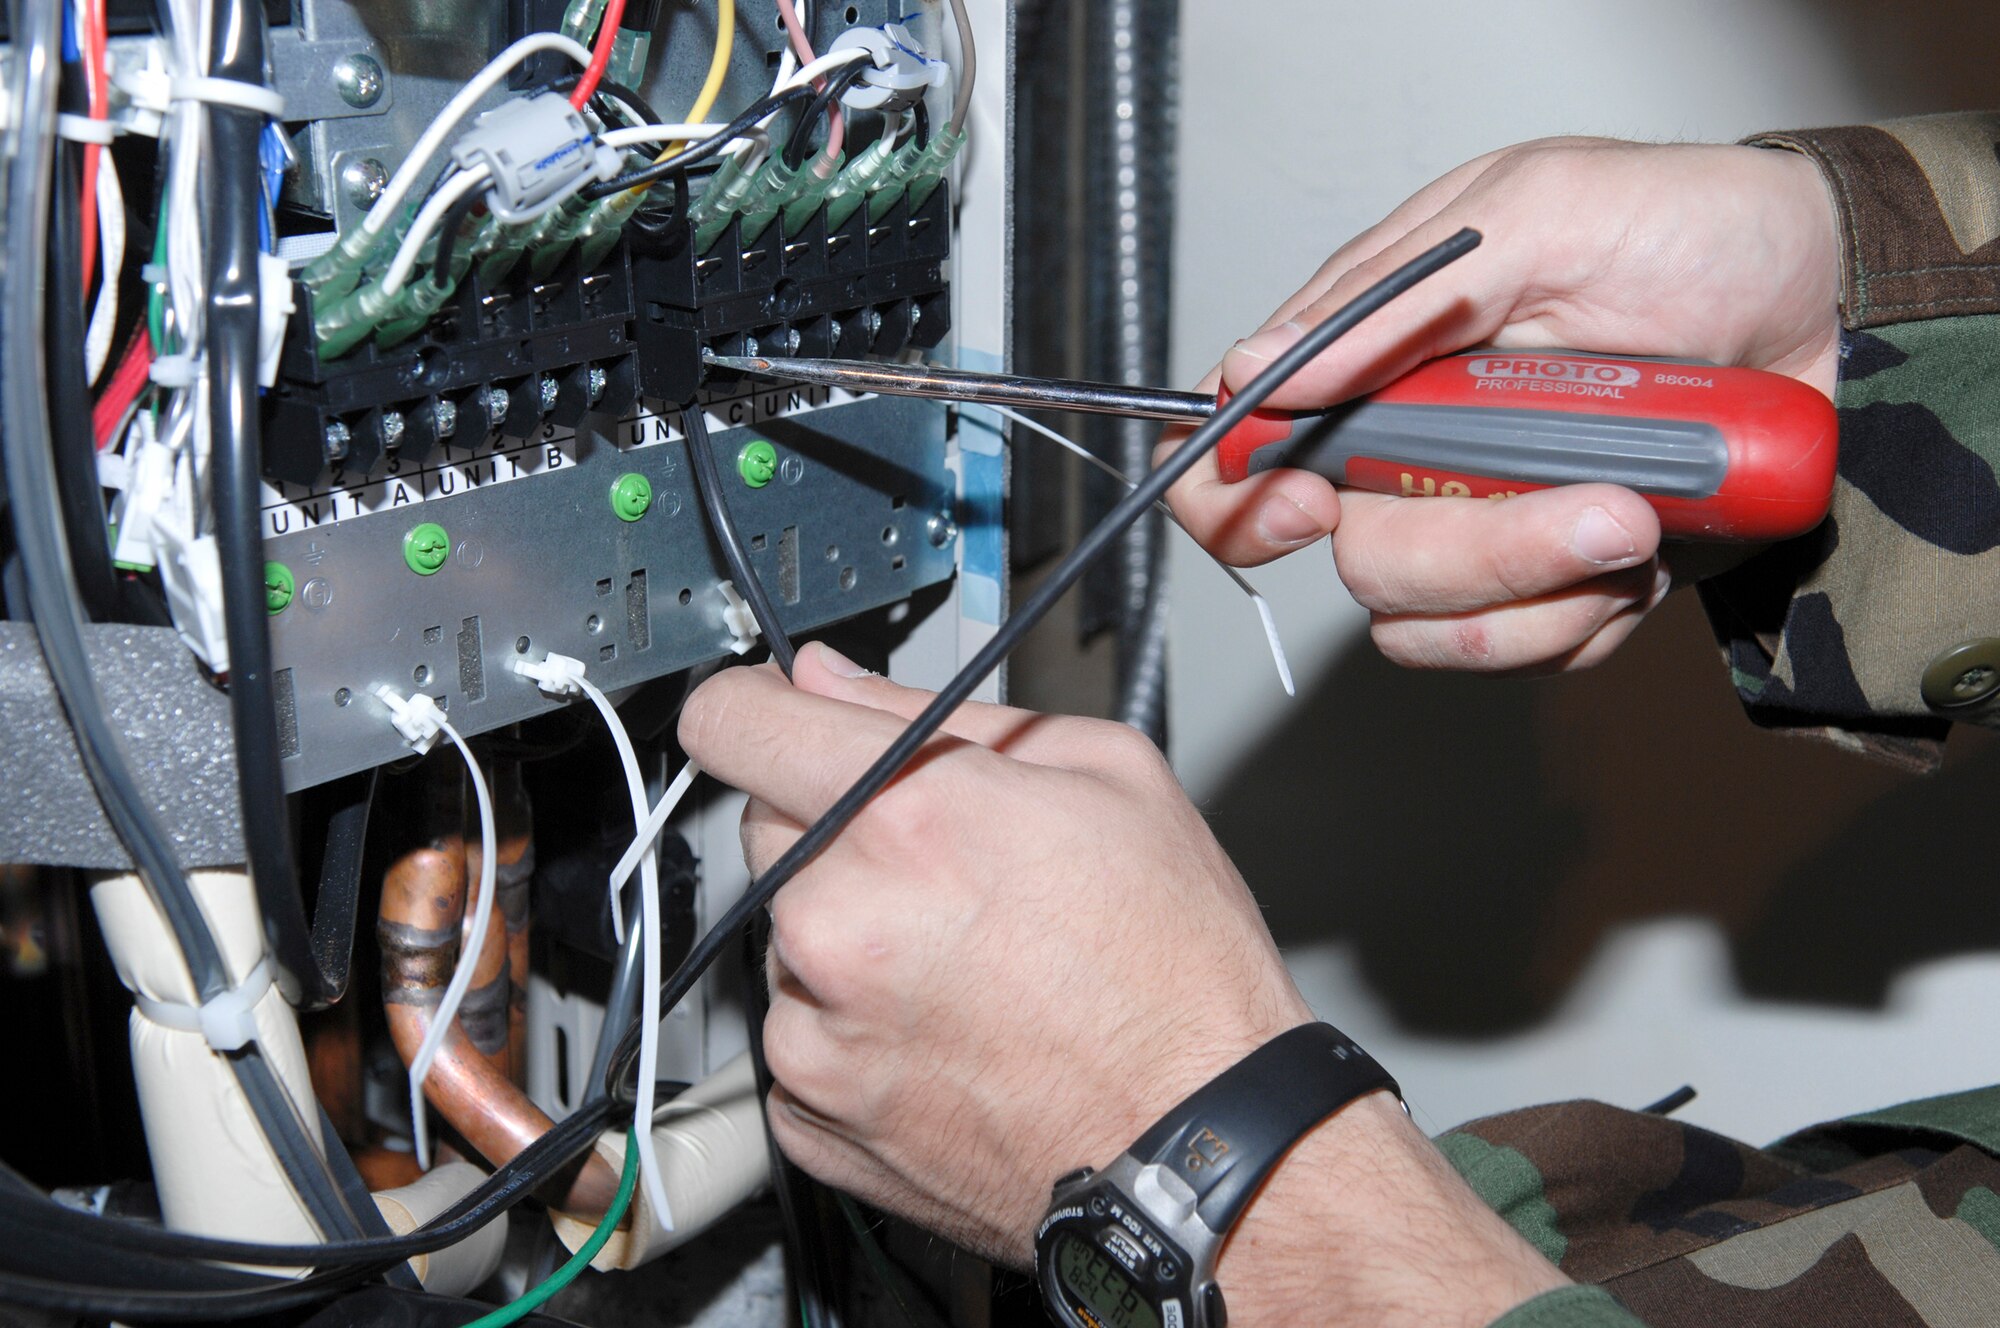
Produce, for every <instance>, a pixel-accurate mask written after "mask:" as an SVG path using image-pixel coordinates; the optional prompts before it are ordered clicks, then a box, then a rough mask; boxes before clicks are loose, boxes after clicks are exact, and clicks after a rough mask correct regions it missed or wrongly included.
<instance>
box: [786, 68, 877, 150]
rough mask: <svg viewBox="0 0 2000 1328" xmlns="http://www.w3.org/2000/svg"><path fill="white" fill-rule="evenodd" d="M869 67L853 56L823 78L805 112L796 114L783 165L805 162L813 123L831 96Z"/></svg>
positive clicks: (828, 102) (841, 92)
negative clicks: (834, 72) (830, 74)
mask: <svg viewBox="0 0 2000 1328" xmlns="http://www.w3.org/2000/svg"><path fill="white" fill-rule="evenodd" d="M872 67H873V66H871V65H870V64H869V63H868V62H867V61H866V60H857V61H855V62H854V63H853V64H851V65H849V66H847V68H845V69H842V70H840V71H839V72H838V73H836V74H834V76H833V77H832V78H829V79H828V80H827V81H826V86H825V87H823V88H821V89H820V90H819V92H818V93H817V94H815V95H814V97H813V99H812V105H810V106H808V107H806V109H805V114H803V115H801V116H800V117H799V123H798V126H797V127H796V128H794V129H793V130H792V137H791V141H790V142H788V143H786V144H785V158H784V159H785V165H787V166H789V167H791V168H792V169H793V170H797V169H798V168H799V167H801V166H803V165H804V164H805V160H806V152H807V151H808V150H809V149H810V148H811V147H812V134H813V128H814V126H816V125H818V124H819V122H820V120H821V118H822V117H824V116H825V115H826V114H827V112H828V110H829V109H831V108H832V106H833V102H834V99H835V98H836V97H839V96H841V95H842V94H843V93H845V92H846V91H847V90H848V89H849V88H851V87H853V86H854V85H855V83H856V82H858V81H859V80H860V78H861V76H862V75H863V74H865V73H867V72H868V70H869V69H871V68H872Z"/></svg>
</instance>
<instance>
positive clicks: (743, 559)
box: [626, 401, 798, 1038]
mask: <svg viewBox="0 0 2000 1328" xmlns="http://www.w3.org/2000/svg"><path fill="white" fill-rule="evenodd" d="M681 432H682V433H683V434H685V435H686V436H687V444H688V462H689V464H690V465H691V466H692V467H693V469H694V487H695V491H696V492H697V493H699V494H700V495H701V506H702V510H703V511H705V512H707V513H708V528H709V529H710V530H711V531H712V532H713V533H714V535H715V542H716V543H717V544H720V545H721V546H722V561H723V562H725V563H727V564H728V565H729V575H730V578H731V579H732V580H734V581H735V582H736V589H737V590H738V591H739V592H740V593H741V594H742V596H743V598H744V600H745V601H746V602H747V603H748V604H749V605H750V616H751V617H753V618H755V619H756V620H757V630H758V631H759V632H761V633H762V634H763V637H764V644H765V645H767V646H769V647H770V648H771V658H772V659H775V660H777V661H778V667H779V668H781V669H783V670H784V671H785V676H786V677H787V678H789V677H791V676H792V663H793V661H794V660H796V659H797V658H798V652H797V651H796V650H793V649H792V639H791V638H790V637H789V636H786V635H785V629H784V627H783V626H782V625H780V624H779V622H778V609H777V606H776V605H774V604H772V603H771V597H770V596H769V595H767V594H765V593H764V583H763V582H761V581H759V580H758V579H757V573H756V571H755V570H754V569H752V568H751V566H750V555H749V554H748V553H747V552H746V551H745V550H744V548H743V537H742V536H741V535H739V534H738V533H737V531H736V520H735V518H734V517H732V516H730V515H729V502H728V500H727V499H726V498H725V497H724V496H723V490H722V474H721V471H720V470H719V469H718V468H717V467H716V464H715V449H714V448H712V447H710V446H709V443H708V424H707V422H706V421H705V420H703V419H702V417H701V403H700V402H698V401H697V402H695V403H694V404H692V405H687V406H682V407H681ZM737 926H738V928H740V927H741V926H742V924H741V923H740V922H739V923H738V924H737ZM626 1037H627V1038H629V1037H631V1033H630V1032H629V1031H628V1032H627V1033H626Z"/></svg>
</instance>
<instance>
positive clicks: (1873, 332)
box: [1438, 114, 2000, 1328]
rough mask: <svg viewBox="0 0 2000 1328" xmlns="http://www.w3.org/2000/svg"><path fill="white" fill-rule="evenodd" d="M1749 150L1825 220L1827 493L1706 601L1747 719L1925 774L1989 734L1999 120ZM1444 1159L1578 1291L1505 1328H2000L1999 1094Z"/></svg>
mask: <svg viewBox="0 0 2000 1328" xmlns="http://www.w3.org/2000/svg"><path fill="white" fill-rule="evenodd" d="M1748 141H1749V142H1751V143H1754V144H1757V145H1759V146H1765V147H1772V148H1782V149H1789V150H1791V151H1795V152H1802V153H1804V154H1805V155H1807V156H1809V157H1811V158H1812V159H1813V161H1814V162H1816V163H1817V164H1818V165H1819V167H1820V169H1821V171H1822V172H1823V173H1824V174H1825V176H1826V178H1827V181H1828V184H1829V187H1830V188H1831V190H1832V193H1833V196H1834V199H1835V202H1836V205H1837V207H1838V210H1839V214H1840V223H1841V239H1842V249H1843V274H1842V290H1841V310H1842V315H1843V322H1844V325H1845V329H1846V334H1845V341H1844V344H1843V346H1842V357H1841V358H1842V364H1841V376H1840V389H1839V393H1838V398H1837V404H1838V406H1839V408H1840V417H1841V429H1840V435H1841V437H1840V445H1841V455H1840V478H1839V483H1838V487H1837V489H1836V492H1835V494H1834V500H1833V515H1832V518H1831V519H1830V520H1828V522H1827V523H1826V525H1825V526H1824V527H1823V528H1822V529H1821V530H1819V531H1817V532H1815V533H1814V534H1813V535H1811V536H1808V537H1806V538H1805V539H1801V540H1795V541H1792V542H1791V543H1788V544H1783V545H1779V546H1776V547H1774V548H1772V549H1770V550H1768V551H1767V552H1765V553H1763V554H1761V555H1760V556H1758V557H1757V558H1755V559H1752V560H1751V561H1750V562H1748V563H1745V564H1744V565H1743V566H1742V567H1741V568H1739V569H1737V570H1736V571H1735V572H1732V573H1730V574H1728V575H1727V576H1723V577H1719V578H1716V579H1714V580H1712V581H1709V582H1707V583H1705V584H1704V586H1703V588H1702V594H1703V599H1704V602H1705V603H1706V605H1707V607H1708V610H1709V616H1710V619H1711V621H1712V622H1713V623H1714V625H1715V629H1716V634H1717V637H1718V639H1719V640H1720V641H1721V643H1722V646H1723V650H1724V652H1725V654H1726V656H1727V658H1728V661H1729V665H1730V669H1731V673H1732V675H1733V679H1734V681H1735V684H1736V687H1737V691H1738V693H1739V694H1740V695H1741V697H1742V698H1743V702H1744V704H1745V706H1746V707H1748V709H1749V711H1750V714H1751V716H1752V718H1753V719H1755V720H1757V721H1758V722H1759V723H1761V724H1765V725H1768V726H1771V727H1774V728H1783V729H1788V730H1792V731H1795V732H1806V733H1811V734H1813V735H1815V736H1820V737H1824V738H1828V739H1830V740H1832V741H1835V742H1838V743H1840V744H1841V745H1843V746H1847V747H1850V748H1853V749H1855V750H1859V751H1865V752H1867V753H1869V754H1872V755H1875V756H1878V757H1883V758H1886V759H1889V760H1892V761H1895V762H1897V763H1898V764H1901V765H1904V766H1908V767H1911V768H1917V769H1929V768H1932V767H1934V766H1935V765H1936V764H1937V761H1938V759H1939V756H1940V749H1941V745H1942V742H1943V739H1944V735H1945V732H1946V730H1947V729H1948V727H1949V725H1950V723H1951V722H1952V721H1958V720H1965V721H1970V722H1973V723H1979V724H1987V725H1995V726H2000V479H1996V477H1995V472H1996V469H2000V114H1968V115H1942V116H1926V117H1922V118H1918V119H1912V120H1900V121H1893V122H1890V123H1887V124H1884V125H1880V126H1871V127H1860V128H1846V129H1827V130H1812V131H1807V132H1801V133H1783V134H1765V135H1759V136H1758V137H1756V138H1753V139H1750V140H1748ZM1438 1142H1439V1146H1440V1147H1441V1148H1443V1149H1444V1151H1445V1153H1446V1155H1447V1156H1449V1157H1450V1158H1451V1160H1452V1162H1453V1163H1454V1164H1455V1165H1456V1166H1457V1167H1458V1168H1459V1170H1460V1171H1461V1172H1462V1173H1464V1175H1465V1176H1466V1178H1467V1179H1468V1180H1469V1181H1470V1182H1471V1183H1472V1186H1473V1188H1474V1189H1476V1190H1477V1191H1478V1192H1479V1194H1480V1195H1481V1197H1482V1198H1484V1199H1485V1200H1486V1201H1487V1202H1488V1203H1490V1204H1491V1205H1493V1207H1494V1208H1495V1209H1496V1210H1498V1211H1499V1212H1500V1213H1501V1215H1502V1216H1504V1217H1506V1218H1507V1219H1508V1221H1510V1222H1511V1223H1513V1225H1514V1226H1515V1228H1516V1229H1517V1230H1519V1231H1520V1232H1521V1233H1522V1235H1524V1236H1526V1237H1527V1239H1528V1240H1529V1241H1530V1242H1532V1243H1533V1244H1534V1245H1535V1246H1536V1247H1537V1248H1538V1249H1540V1250H1541V1251H1542V1252H1543V1253H1544V1254H1546V1255H1547V1256H1548V1257H1549V1258H1550V1259H1551V1260H1553V1261H1554V1262H1555V1263H1556V1264H1557V1265H1558V1266H1559V1267H1560V1268H1561V1269H1562V1270H1563V1271H1564V1272H1565V1273H1567V1274H1569V1275H1570V1276H1571V1277H1573V1278H1575V1279H1576V1280H1577V1281H1578V1282H1579V1283H1582V1284H1584V1285H1580V1286H1575V1287H1570V1288H1566V1289H1564V1290H1562V1291H1558V1292H1554V1293H1552V1294H1550V1295H1547V1296H1543V1297H1540V1298H1539V1299H1537V1300H1534V1301H1532V1302H1530V1303H1529V1304H1527V1305H1524V1306H1521V1307H1520V1308H1519V1309H1517V1310H1515V1311H1513V1312H1512V1313H1510V1314H1508V1315H1506V1316H1504V1317H1503V1318H1502V1319H1501V1320H1500V1321H1499V1323H1497V1324H1495V1325H1494V1328H1638V1325H1639V1324H1640V1323H1641V1322H1642V1321H1643V1323H1644V1324H1646V1325H1650V1328H1697V1326H1698V1328H1777V1326H1778V1325H1786V1326H1787V1328H1790V1326H1792V1325H1813V1326H1814V1328H1822V1326H1824V1328H1845V1326H1846V1325H1854V1328H1863V1326H1864V1325H1865V1326H1866V1328H1900V1326H1902V1325H1909V1326H1910V1328H1993V1325H2000V1087H1994V1088H1988V1089H1980V1090H1976V1091H1974V1092H1970V1093H1961V1094H1956V1095H1954V1096H1951V1097H1945V1098H1935V1099H1931V1100H1929V1101H1925V1102H1917V1103H1911V1104H1909V1105H1907V1106H1903V1107H1897V1108H1892V1109H1890V1110H1888V1111H1883V1112H1877V1113H1873V1114H1870V1115H1868V1116H1862V1117H1857V1118H1854V1119H1852V1120H1848V1121H1843V1122H1838V1123H1835V1124H1833V1125H1825V1126H1819V1127H1816V1128H1814V1129H1811V1130H1808V1131H1806V1132H1805V1133H1803V1134H1799V1135H1795V1136H1793V1137H1791V1138H1789V1139H1786V1140H1783V1141H1781V1142H1780V1143H1777V1144H1774V1145H1772V1146H1771V1147H1769V1148H1763V1149H1758V1148H1751V1147H1749V1146H1747V1145H1744V1144H1739V1143H1735V1142H1732V1141H1730V1140H1727V1139H1724V1138H1722V1137H1720V1136H1718V1135H1715V1134H1711V1133H1709V1132H1708V1131H1706V1130H1700V1129H1696V1128H1694V1127H1692V1126H1687V1125H1682V1124H1680V1123H1678V1122H1675V1121H1672V1120H1668V1119H1665V1118H1663V1117H1659V1116H1649V1115H1645V1114H1643V1113H1638V1112H1628V1111H1620V1110H1617V1109H1615V1108H1611V1107H1607V1106H1603V1105H1601V1104H1599V1103H1592V1102H1576V1103H1568V1104H1564V1105H1559V1106H1553V1107H1537V1108H1532V1109H1530V1110H1527V1111H1519V1112H1514V1113H1511V1114H1509V1115H1505V1116H1496V1117H1493V1118H1491V1119H1489V1120H1484V1121H1477V1122H1474V1123H1473V1124H1470V1125H1467V1126H1465V1127H1463V1128H1461V1129H1459V1130H1456V1131H1453V1132H1452V1133H1451V1134H1448V1135H1446V1136H1445V1137H1444V1138H1442V1139H1440V1140H1439V1141H1438ZM1621 1302H1622V1303H1621ZM1635 1315H1636V1316H1637V1317H1634V1316H1635Z"/></svg>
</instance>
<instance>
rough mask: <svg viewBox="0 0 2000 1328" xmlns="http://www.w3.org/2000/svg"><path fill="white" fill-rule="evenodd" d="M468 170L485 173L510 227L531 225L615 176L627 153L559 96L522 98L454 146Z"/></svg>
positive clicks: (493, 208) (495, 205)
mask: <svg viewBox="0 0 2000 1328" xmlns="http://www.w3.org/2000/svg"><path fill="white" fill-rule="evenodd" d="M451 156H452V160H454V161H456V162H457V163H458V164H459V166H460V168H461V169H465V170H471V169H472V168H473V167H475V166H483V167H485V168H486V171H487V175H488V177H489V179H490V182H491V183H490V188H489V189H488V191H487V195H486V207H487V210H488V211H490V212H491V213H492V214H493V215H494V216H495V217H497V218H499V219H500V220H501V221H503V222H506V223H508V224H510V225H513V224H518V223H520V222H524V221H531V220H533V219H534V218H535V217H537V216H540V215H541V214H542V213H543V212H546V211H547V210H548V209H549V208H551V207H554V206H556V205H557V204H559V203H561V202H562V201H563V200H564V199H566V198H568V197H569V196H570V195H571V194H574V193H576V192H577V191H578V190H580V189H582V188H583V187H584V186H586V185H589V184H592V183H595V182H598V181H602V180H610V179H615V178H616V177H617V175H618V172H619V170H620V169H621V168H622V167H623V164H624V160H625V159H624V155H623V154H622V153H620V152H619V151H618V150H617V149H615V148H610V147H606V146H604V145H603V144H601V143H599V142H598V141H597V136H596V134H594V133H593V132H592V131H591V128H590V125H589V124H588V123H586V122H585V120H584V118H583V116H582V115H580V114H579V113H578V112H577V109H576V108H575V107H574V106H571V105H570V104H569V98H567V97H565V96H563V95H562V94H561V93H560V92H544V93H541V94H539V95H537V96H533V97H517V98H515V99H514V100H513V101H509V102H503V103H502V104H500V105H499V106H496V107H494V108H493V109H492V110H490V111H488V112H486V113H485V114H484V115H482V116H480V117H479V118H478V119H477V120H474V121H473V122H472V127H471V128H470V129H468V130H466V131H465V133H464V134H463V135H462V136H461V137H460V138H459V140H458V141H457V142H456V143H454V144H452V145H451Z"/></svg>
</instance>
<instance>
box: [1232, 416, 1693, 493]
mask: <svg viewBox="0 0 2000 1328" xmlns="http://www.w3.org/2000/svg"><path fill="white" fill-rule="evenodd" d="M1355 457H1371V458H1373V459H1375V460H1378V461H1389V462H1397V463H1400V464H1403V465H1409V466H1423V467H1426V468H1430V469H1436V470H1444V471H1451V472H1455V473H1457V474H1461V475H1476V476H1480V477H1482V478H1485V479H1494V480H1512V481H1516V482H1518V483H1523V484H1547V485H1557V484H1590V483H1604V484H1618V485H1623V486H1624V487H1625V488H1628V489H1632V490H1635V491H1637V492H1639V493H1650V494H1659V495H1662V496H1665V497H1670V498H1707V497H1710V496H1711V495H1713V494H1714V493H1715V492H1716V491H1717V490H1719V489H1720V488H1721V487H1722V482H1723V480H1724V479H1725V478H1726V477H1727V476H1728V473H1729V445H1728V443H1727V442H1726V441H1725V440H1724V439H1723V436H1722V430H1721V429H1719V428H1717V427H1716V426H1715V425H1713V424H1703V423H1697V422H1691V421H1687V420H1639V419H1617V418H1612V417H1608V416H1602V415H1569V414H1563V413H1560V412H1556V411H1520V410H1496V409H1493V408H1490V407H1482V406H1420V405H1401V404H1394V403H1389V402H1379V401H1370V402H1363V403H1361V404H1359V405H1356V406H1349V407H1341V408H1339V409H1336V410H1330V411H1326V412H1324V413H1323V414H1318V415H1301V416H1299V417H1298V421H1297V423H1296V424H1295V425H1294V427H1293V429H1292V436H1291V437H1290V438H1288V439H1286V440H1284V441H1283V442H1276V443H1270V444H1267V445H1266V446H1264V447H1260V448H1258V449H1257V450H1256V451H1254V452H1252V453H1251V454H1250V459H1249V472H1250V473H1251V474H1253V475H1254V474H1257V473H1258V472H1259V471H1265V470H1271V469H1273V468H1274V467H1278V466H1292V467H1296V468H1298V469H1301V470H1310V471H1313V472H1314V473H1316V474H1319V475H1324V476H1326V478H1328V479H1330V480H1332V481H1334V482H1335V483H1336V484H1338V483H1342V482H1344V481H1345V480H1346V478H1347V463H1348V462H1349V461H1350V460H1352V459H1353V458H1355Z"/></svg>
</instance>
